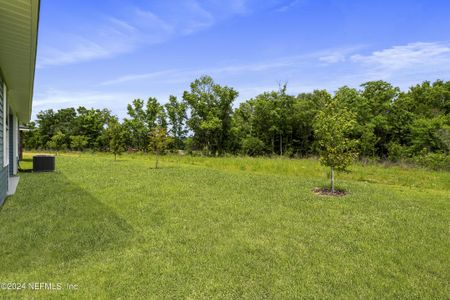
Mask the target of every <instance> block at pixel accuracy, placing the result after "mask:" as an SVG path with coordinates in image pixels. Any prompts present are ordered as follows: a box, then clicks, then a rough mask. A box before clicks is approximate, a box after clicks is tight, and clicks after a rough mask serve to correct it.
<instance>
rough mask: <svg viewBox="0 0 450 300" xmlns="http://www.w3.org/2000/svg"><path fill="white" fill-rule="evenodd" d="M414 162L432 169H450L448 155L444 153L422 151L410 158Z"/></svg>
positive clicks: (449, 156)
mask: <svg viewBox="0 0 450 300" xmlns="http://www.w3.org/2000/svg"><path fill="white" fill-rule="evenodd" d="M411 160H412V161H413V162H414V163H415V164H417V165H419V166H423V167H426V168H428V169H432V170H443V171H450V155H449V154H444V153H426V152H424V153H422V154H420V155H417V156H415V157H413V158H412V159H411Z"/></svg>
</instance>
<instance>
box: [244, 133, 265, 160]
mask: <svg viewBox="0 0 450 300" xmlns="http://www.w3.org/2000/svg"><path fill="white" fill-rule="evenodd" d="M264 148H265V147H264V142H263V141H261V140H260V139H258V138H257V137H253V136H250V137H246V138H245V139H243V140H242V151H243V152H244V154H245V155H249V156H257V155H262V154H264Z"/></svg>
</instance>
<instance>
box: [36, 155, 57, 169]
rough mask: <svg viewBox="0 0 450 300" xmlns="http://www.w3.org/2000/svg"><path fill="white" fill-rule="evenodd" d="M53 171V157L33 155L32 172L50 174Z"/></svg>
mask: <svg viewBox="0 0 450 300" xmlns="http://www.w3.org/2000/svg"><path fill="white" fill-rule="evenodd" d="M52 171H55V156H54V155H34V156H33V172H52Z"/></svg>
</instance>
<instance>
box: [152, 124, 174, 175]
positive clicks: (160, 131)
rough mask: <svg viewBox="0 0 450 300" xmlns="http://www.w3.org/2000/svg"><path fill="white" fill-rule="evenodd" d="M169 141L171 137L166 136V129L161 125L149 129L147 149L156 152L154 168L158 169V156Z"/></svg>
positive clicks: (163, 151)
mask: <svg viewBox="0 0 450 300" xmlns="http://www.w3.org/2000/svg"><path fill="white" fill-rule="evenodd" d="M171 141H172V140H171V138H170V137H168V136H167V133H166V129H165V128H164V127H162V126H157V127H154V128H152V130H151V131H150V134H149V149H150V150H151V151H153V153H155V154H156V163H155V168H156V169H158V163H159V156H160V155H162V154H164V153H165V151H166V149H167V148H168V147H169V145H170V143H171Z"/></svg>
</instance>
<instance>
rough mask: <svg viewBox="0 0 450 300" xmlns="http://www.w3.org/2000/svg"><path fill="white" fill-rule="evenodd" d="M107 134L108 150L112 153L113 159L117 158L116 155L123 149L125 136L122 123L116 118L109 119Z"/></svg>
mask: <svg viewBox="0 0 450 300" xmlns="http://www.w3.org/2000/svg"><path fill="white" fill-rule="evenodd" d="M107 134H108V138H109V151H110V152H112V153H113V154H114V160H117V155H120V154H122V152H123V151H125V149H124V145H125V138H124V131H123V128H122V125H121V124H120V123H119V121H118V120H117V119H116V118H111V119H110V120H109V124H108V129H107Z"/></svg>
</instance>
